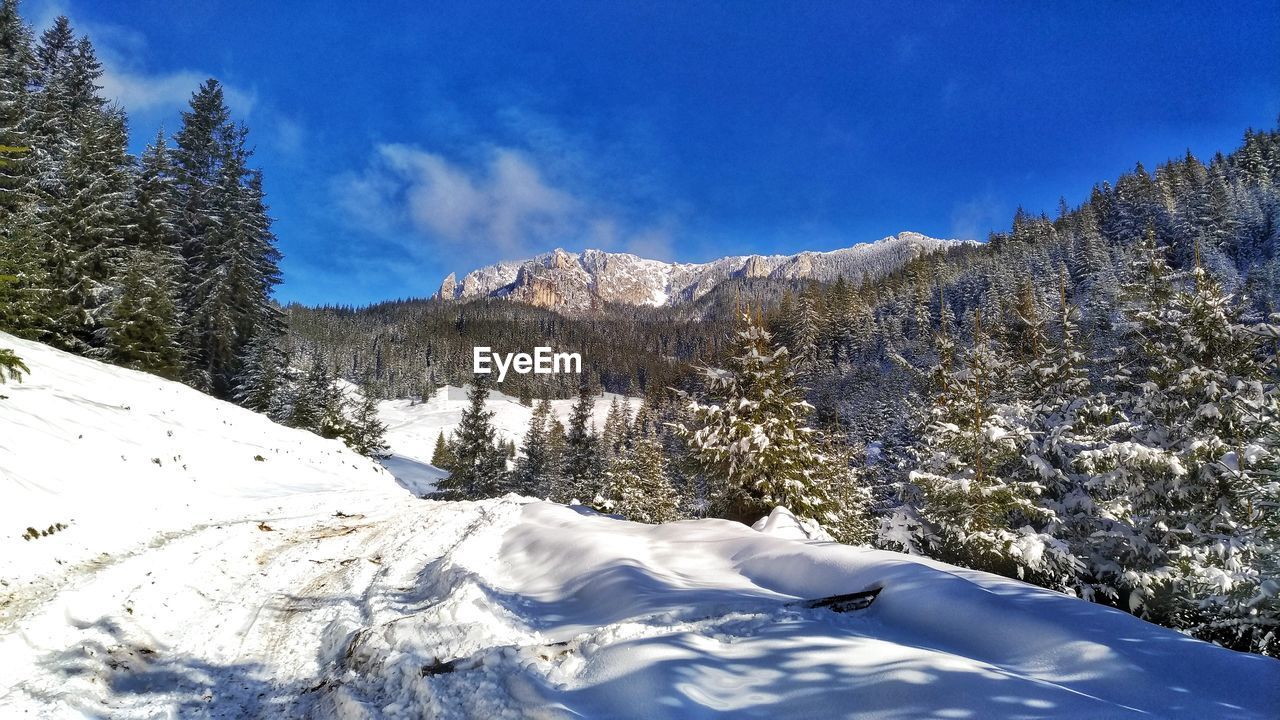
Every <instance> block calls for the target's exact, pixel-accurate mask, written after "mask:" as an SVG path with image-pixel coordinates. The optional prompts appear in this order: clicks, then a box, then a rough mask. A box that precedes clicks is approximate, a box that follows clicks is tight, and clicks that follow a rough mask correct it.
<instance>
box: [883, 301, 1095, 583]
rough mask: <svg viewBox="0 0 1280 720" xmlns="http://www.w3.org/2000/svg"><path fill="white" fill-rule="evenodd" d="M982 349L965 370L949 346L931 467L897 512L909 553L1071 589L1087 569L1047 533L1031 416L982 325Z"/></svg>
mask: <svg viewBox="0 0 1280 720" xmlns="http://www.w3.org/2000/svg"><path fill="white" fill-rule="evenodd" d="M974 333H975V337H974V344H973V347H971V348H969V349H968V350H967V351H966V352H964V353H963V356H962V358H961V359H960V361H959V362H957V361H956V359H955V358H953V357H951V354H952V351H951V350H950V349H949V347H948V345H949V342H948V341H947V340H943V341H942V345H943V348H944V351H943V353H942V356H943V362H942V364H941V365H940V366H939V368H938V370H937V374H938V378H939V380H938V384H939V391H938V393H937V396H936V400H935V406H934V409H933V423H932V425H930V426H929V428H928V430H927V432H926V434H925V437H924V438H923V441H922V445H923V447H922V450H921V457H922V464H921V467H920V469H918V470H916V471H913V472H912V473H911V474H910V479H911V482H912V484H913V485H914V487H915V491H916V492H917V493H918V497H916V498H909V499H911V500H913V501H914V502H913V503H911V504H908V505H904V506H903V507H901V508H899V509H898V510H897V511H896V514H897V516H898V517H897V518H896V520H895V521H894V523H893V525H894V526H896V527H899V528H902V527H906V528H908V529H909V531H910V537H909V539H906V538H901V537H898V538H894V541H895V542H896V543H897V544H900V545H905V546H906V549H909V550H913V551H919V552H923V553H925V554H927V555H929V556H930V557H935V558H938V559H941V560H945V561H947V562H951V563H956V564H960V565H965V566H967V567H972V568H976V569H980V570H987V571H989V572H995V573H999V574H1003V575H1007V576H1010V577H1015V576H1016V577H1020V578H1021V577H1027V576H1028V575H1029V574H1030V575H1032V576H1034V577H1035V578H1036V579H1037V580H1039V581H1040V582H1041V583H1042V584H1047V585H1050V586H1058V587H1065V586H1069V585H1070V584H1071V582H1072V581H1073V580H1074V578H1075V575H1076V573H1077V571H1078V562H1077V561H1076V560H1075V558H1074V557H1073V556H1072V555H1071V553H1070V549H1069V548H1068V547H1066V545H1065V543H1062V542H1061V541H1059V540H1057V539H1055V538H1053V537H1052V536H1050V535H1048V534H1047V533H1044V532H1043V531H1042V528H1043V527H1045V526H1046V525H1048V524H1050V523H1052V522H1053V520H1054V518H1053V517H1052V515H1051V513H1050V512H1049V511H1048V510H1047V509H1045V508H1043V507H1042V506H1041V504H1040V503H1039V502H1038V498H1039V496H1040V495H1041V493H1042V492H1043V490H1044V488H1043V485H1041V483H1040V482H1039V481H1038V480H1037V479H1036V477H1035V475H1034V474H1033V473H1029V472H1028V468H1027V466H1026V462H1025V460H1024V457H1025V450H1026V446H1027V443H1028V442H1029V440H1030V428H1029V424H1030V422H1029V417H1030V415H1031V413H1030V410H1029V409H1028V408H1027V407H1026V405H1025V404H1024V403H1023V401H1022V399H1021V398H1019V397H1018V396H1017V395H1016V394H1013V395H1010V394H1008V393H1007V392H1005V394H1004V396H1003V397H1002V396H1001V394H1002V391H1008V390H1010V389H1011V388H1012V387H1013V385H1014V384H1013V382H1012V378H1010V376H1009V369H1010V367H1011V363H1009V361H1008V360H1007V358H1006V356H1005V354H1004V351H1003V348H1001V347H999V345H998V343H997V342H996V341H995V340H994V339H992V338H990V337H988V336H987V335H986V334H985V333H984V330H983V327H982V322H981V316H980V315H978V316H977V317H975V320H974Z"/></svg>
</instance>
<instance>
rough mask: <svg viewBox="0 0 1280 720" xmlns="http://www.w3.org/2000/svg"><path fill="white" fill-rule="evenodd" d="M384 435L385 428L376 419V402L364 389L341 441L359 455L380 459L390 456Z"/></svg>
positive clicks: (379, 420) (383, 424)
mask: <svg viewBox="0 0 1280 720" xmlns="http://www.w3.org/2000/svg"><path fill="white" fill-rule="evenodd" d="M386 435H387V426H386V424H385V423H383V422H382V420H381V419H379V417H378V401H377V399H376V398H375V397H373V395H372V394H370V393H369V391H368V389H367V388H365V389H364V395H363V397H362V398H361V400H360V402H359V403H358V404H357V405H356V406H355V411H354V412H353V413H352V417H351V420H350V422H349V424H348V426H347V431H346V433H345V435H344V436H343V440H344V441H345V442H346V443H347V447H349V448H351V449H352V450H355V451H356V452H358V453H360V454H361V455H364V456H365V457H371V458H375V459H381V458H385V457H387V456H388V455H389V454H390V451H389V450H388V448H387V442H386Z"/></svg>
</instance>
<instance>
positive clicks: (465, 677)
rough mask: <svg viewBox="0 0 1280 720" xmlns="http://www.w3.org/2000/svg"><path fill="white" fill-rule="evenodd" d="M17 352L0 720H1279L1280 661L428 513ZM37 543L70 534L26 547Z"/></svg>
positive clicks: (714, 535)
mask: <svg viewBox="0 0 1280 720" xmlns="http://www.w3.org/2000/svg"><path fill="white" fill-rule="evenodd" d="M0 347H10V348H15V349H16V350H17V351H18V353H19V354H20V355H21V356H22V357H23V358H24V359H25V360H26V361H27V363H28V364H29V365H30V366H31V370H32V373H31V375H30V377H29V379H28V380H27V382H25V383H22V384H7V385H3V386H0V394H5V395H8V396H9V398H8V399H4V400H0V483H2V485H0V492H3V497H4V502H3V504H0V512H2V514H0V518H3V522H4V525H3V526H2V529H3V535H4V537H3V538H0V549H2V551H3V552H2V553H0V718H10V717H15V718H16V717H31V718H68V717H94V718H99V717H111V718H189V717H216V718H280V717H314V718H420V717H443V718H583V717H586V718H628V717H634V718H690V717H712V716H717V717H718V716H725V717H760V718H782V719H786V718H841V717H844V718H921V717H938V718H964V717H968V718H1041V717H1043V718H1064V717H1065V718H1091V719H1092V718H1128V717H1134V718H1153V717H1158V718H1197V719H1198V718H1274V717H1276V714H1275V708H1277V707H1280V662H1276V661H1275V660H1270V659H1266V658H1262V657H1257V656H1249V655H1242V654H1238V653H1233V652H1230V651H1226V650H1223V649H1221V648H1216V647H1214V646H1211V645H1207V644H1205V643H1201V642H1199V641H1196V640H1192V639H1189V638H1187V637H1184V636H1182V635H1179V634H1178V633H1175V632H1172V631H1169V630H1164V629H1162V628H1158V627H1155V626H1152V625H1149V624H1147V623H1144V622H1142V621H1140V620H1137V619H1136V618H1133V617H1131V616H1129V615H1127V614H1124V613H1121V612H1117V611H1113V610H1109V609H1106V608H1103V607H1100V606H1097V605H1091V604H1088V603H1085V602H1082V601H1079V600H1075V599H1072V598H1068V597H1065V596H1061V595H1057V594H1055V593H1051V592H1048V591H1044V590H1040V589H1037V588H1034V587H1031V586H1029V585H1025V584H1023V583H1019V582H1015V581H1011V580H1006V579H1002V578H997V577H994V576H990V575H986V574H983V573H977V572H971V571H966V570H962V569H959V568H955V567H951V566H947V565H944V564H941V563H934V562H929V561H925V560H920V559H916V558H911V557H907V556H904V555H899V554H894V553H886V552H879V551H873V550H866V549H859V548H852V547H847V546H840V545H834V544H830V543H821V542H812V541H806V540H803V539H796V538H802V537H803V533H801V532H799V530H798V529H797V528H796V527H795V526H794V524H788V522H787V517H786V514H785V513H782V512H779V513H777V514H775V516H773V517H772V519H771V521H770V522H768V523H762V524H761V527H762V528H764V529H765V530H766V531H764V532H759V531H756V530H752V529H751V528H748V527H746V526H743V525H739V524H736V523H730V522H726V521H718V520H702V521H688V522H681V523H673V524H668V525H661V526H646V525H639V524H635V523H629V522H625V521H621V520H616V519H612V518H608V517H603V516H599V515H595V514H593V513H590V512H588V511H585V510H583V509H581V508H569V507H564V506H560V505H554V504H550V503H542V502H533V501H530V500H527V499H522V498H516V497H507V498H501V499H496V500H487V501H484V502H476V503H470V502H466V503H440V502H430V501H421V500H417V499H415V498H413V497H412V496H411V495H409V494H408V493H406V492H404V490H403V489H401V488H399V487H397V485H396V484H395V483H394V482H393V480H392V479H391V478H390V477H389V476H388V475H387V474H386V473H385V472H384V471H382V470H381V469H380V468H378V467H377V466H376V465H374V464H372V463H369V462H367V461H365V460H363V459H361V458H358V457H356V456H354V455H352V454H350V453H348V452H346V451H345V450H344V449H343V448H341V447H340V446H338V445H337V444H336V443H332V442H329V441H325V440H321V439H319V438H316V437H314V436H311V435H307V434H305V433H298V432H295V431H292V430H288V429H285V428H281V427H279V426H276V425H273V424H271V423H269V422H267V421H265V420H262V419H261V418H259V417H258V416H255V415H253V414H251V413H246V412H244V411H242V410H239V409H237V408H234V407H231V406H229V405H226V404H223V403H219V402H217V401H214V400H211V399H209V398H207V397H205V396H203V395H200V394H198V393H194V392H192V391H190V390H188V389H185V388H182V387H180V386H176V385H174V384H172V383H167V382H165V381H162V380H157V379H155V378H152V377H149V376H146V375H141V374H138V373H131V372H128V371H124V370H119V369H116V368H111V367H107V366H104V365H101V364H99V363H95V362H93V361H89V360H83V359H79V358H75V357H72V356H69V355H66V354H63V353H59V352H57V351H54V350H50V349H48V348H44V347H41V346H38V345H35V344H32V343H25V342H20V341H17V340H14V339H13V338H10V337H8V336H0ZM424 412H425V411H424ZM170 431H172V435H170ZM162 452H163V454H161V453H162ZM246 453H248V454H249V457H248V459H246V458H245V457H244V455H245V454H246ZM255 454H256V455H261V456H262V457H263V460H262V461H258V460H256V459H254V457H253V456H254V455H255ZM152 456H155V457H160V458H161V460H162V462H161V464H159V465H156V464H154V463H152V462H151V461H150V457H152ZM172 457H177V458H178V459H177V460H173V461H170V460H169V458H172ZM139 458H141V460H139ZM183 465H186V467H185V468H183V467H182V466H183ZM36 517H48V518H51V517H60V518H64V520H63V521H62V522H63V524H64V525H66V527H65V529H60V530H57V531H56V532H54V533H53V534H52V535H48V536H43V537H39V538H38V539H34V540H22V539H20V537H19V532H20V531H21V530H22V529H24V528H22V527H17V526H23V525H25V524H27V521H24V520H21V519H22V518H31V522H35V518H36ZM67 520H70V521H71V522H69V523H68V522H66V521H67ZM40 522H58V521H51V520H41V521H40ZM868 588H879V589H880V594H879V597H878V598H877V599H876V600H875V602H874V603H873V604H872V605H871V606H870V607H868V608H865V609H861V610H853V611H851V612H846V613H837V612H833V611H832V610H831V609H828V608H814V607H806V606H805V603H804V602H803V601H805V600H808V599H813V598H819V597H823V596H828V595H833V594H841V593H848V592H853V591H860V590H865V589H868Z"/></svg>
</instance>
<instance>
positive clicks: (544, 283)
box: [437, 232, 973, 312]
mask: <svg viewBox="0 0 1280 720" xmlns="http://www.w3.org/2000/svg"><path fill="white" fill-rule="evenodd" d="M971 243H973V241H972V240H939V239H936V238H931V237H928V236H926V235H921V234H920V233H915V232H903V233H899V234H898V235H890V236H889V237H886V238H882V239H880V240H876V241H875V242H869V243H861V244H858V245H854V246H852V247H849V248H843V249H840V250H832V251H830V252H815V251H805V252H801V253H797V254H795V255H767V256H766V255H749V256H733V257H724V258H720V259H718V260H712V261H710V262H706V263H671V262H663V261H661V260H649V259H646V258H642V257H639V256H637V255H632V254H629V253H615V252H606V251H603V250H585V251H583V252H582V253H573V252H568V251H566V250H563V249H561V248H556V249H555V250H553V251H551V252H549V253H545V254H543V255H539V256H537V257H534V258H530V259H528V260H523V261H518V262H502V263H497V264H495V265H490V266H488V267H483V268H480V269H478V270H473V271H471V272H469V273H467V274H466V275H465V276H463V278H462V280H461V281H459V280H457V278H456V277H455V276H454V275H453V274H452V273H450V274H449V276H448V277H447V278H445V280H444V282H443V283H441V285H440V291H439V292H438V293H437V297H439V298H442V299H446V300H448V299H455V300H466V299H471V298H478V297H502V298H508V299H511V300H516V301H519V302H524V303H529V304H531V305H536V306H539V307H545V308H549V309H554V310H560V311H568V312H581V311H587V310H591V309H594V308H598V307H600V306H601V305H602V304H604V303H617V304H623V305H650V306H663V305H675V304H679V303H683V302H691V301H693V300H696V299H698V298H699V297H701V296H703V295H705V294H706V293H708V292H710V291H711V290H712V289H714V288H715V287H716V286H717V285H719V284H720V283H721V282H724V281H725V280H728V279H730V278H734V277H745V278H767V277H771V278H778V279H784V280H805V279H810V280H819V281H823V282H831V281H834V280H835V279H836V278H837V277H844V278H845V279H846V280H849V281H851V282H855V283H861V282H863V281H866V280H871V279H875V278H878V277H882V276H884V275H887V274H888V273H890V272H893V271H894V270H896V269H898V268H900V267H902V265H903V264H905V263H907V262H909V261H910V260H912V259H914V258H917V257H919V256H921V255H922V254H926V253H931V252H939V251H943V250H946V249H949V248H952V247H956V246H959V245H964V244H971Z"/></svg>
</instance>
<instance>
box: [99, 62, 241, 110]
mask: <svg viewBox="0 0 1280 720" xmlns="http://www.w3.org/2000/svg"><path fill="white" fill-rule="evenodd" d="M99 54H100V55H101V56H102V57H103V60H104V66H105V71H104V72H103V74H102V79H101V81H100V82H101V83H102V93H103V95H105V96H106V97H107V98H108V99H110V100H112V101H114V102H116V103H118V104H119V105H120V106H121V107H123V108H124V109H125V110H127V111H129V113H130V114H131V115H146V116H149V115H153V114H157V113H164V114H166V115H168V114H171V113H175V112H177V111H178V110H181V109H184V108H186V106H187V102H188V101H189V100H191V94H192V93H194V92H195V91H196V89H197V88H199V87H200V84H201V83H203V82H204V81H205V80H208V79H209V78H210V77H212V75H210V74H209V73H202V72H197V71H195V70H178V71H173V72H165V73H146V72H142V71H136V70H128V69H125V68H123V67H122V66H123V63H122V62H120V61H119V60H116V59H114V58H113V56H112V54H111V53H109V52H107V51H105V49H104V50H103V51H101V52H100V53H99ZM223 93H224V94H225V96H226V99H227V105H228V106H229V107H230V108H231V112H232V113H233V114H235V115H236V116H237V117H247V116H249V115H250V114H251V113H252V112H253V108H254V106H255V105H256V104H257V94H256V93H254V92H252V91H245V90H242V89H240V88H237V87H235V86H234V85H227V84H226V83H223Z"/></svg>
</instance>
